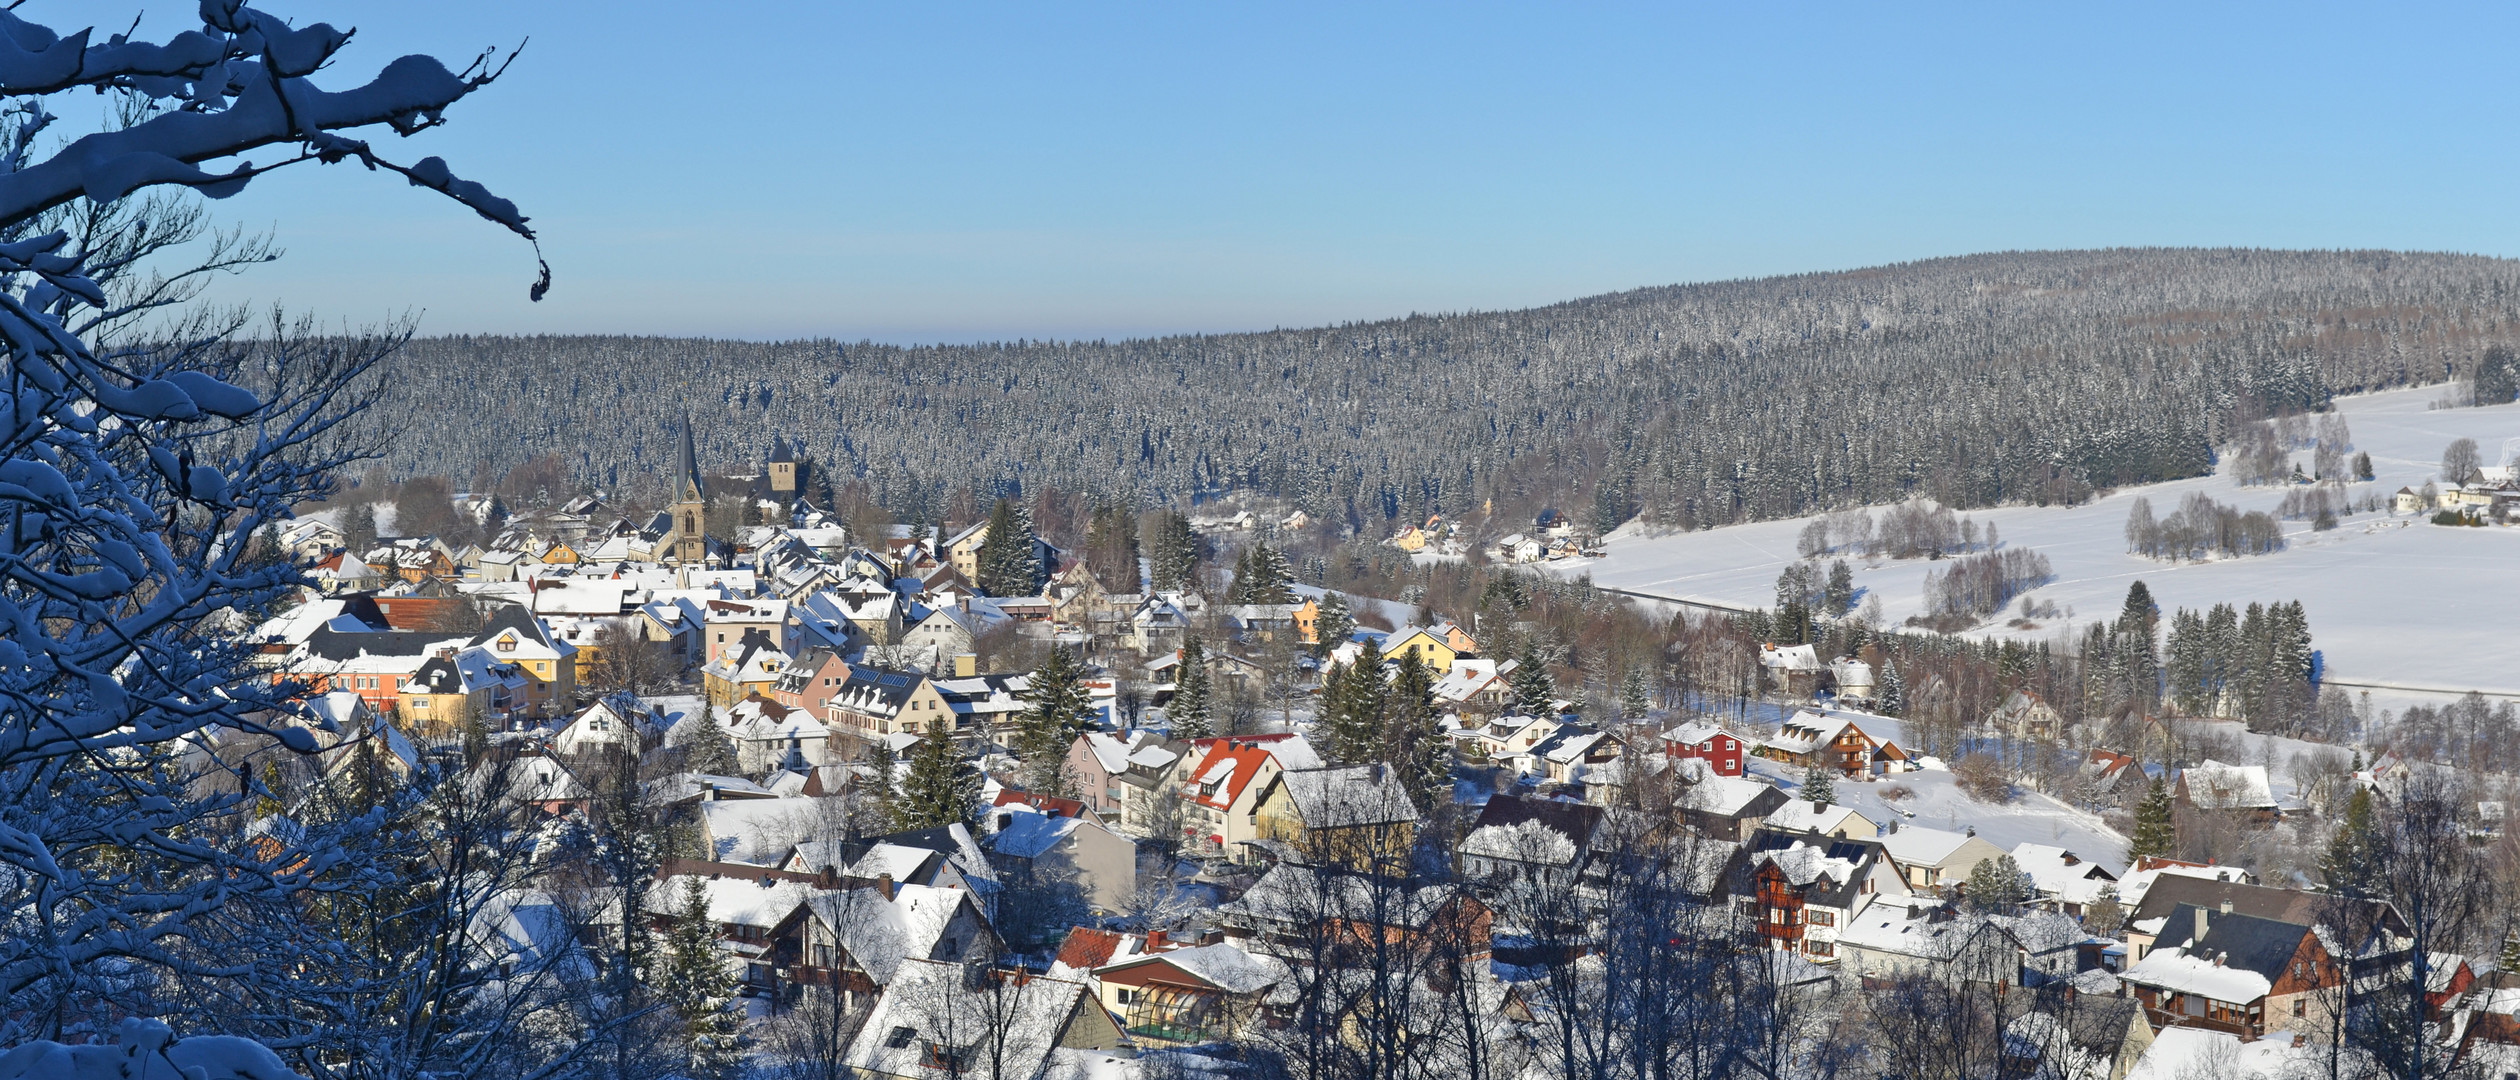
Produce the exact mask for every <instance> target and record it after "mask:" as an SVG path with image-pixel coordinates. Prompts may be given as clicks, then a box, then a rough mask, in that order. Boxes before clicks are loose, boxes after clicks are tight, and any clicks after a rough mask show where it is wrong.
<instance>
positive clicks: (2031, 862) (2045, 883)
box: [2012, 844, 2117, 918]
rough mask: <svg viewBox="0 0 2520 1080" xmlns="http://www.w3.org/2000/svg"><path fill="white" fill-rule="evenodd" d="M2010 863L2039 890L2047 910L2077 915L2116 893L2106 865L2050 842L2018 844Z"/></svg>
mask: <svg viewBox="0 0 2520 1080" xmlns="http://www.w3.org/2000/svg"><path fill="white" fill-rule="evenodd" d="M2012 857H2013V862H2014V863H2015V864H2017V865H2019V866H2020V867H2021V870H2022V872H2023V873H2025V874H2028V875H2030V883H2031V886H2032V887H2033V888H2035V889H2036V890H2037V891H2038V894H2039V899H2038V904H2039V906H2041V907H2044V908H2046V909H2048V910H2050V911H2056V912H2062V913H2064V914H2067V915H2072V916H2074V917H2076V918H2080V917H2082V915H2083V914H2084V913H2085V912H2088V911H2090V910H2091V906H2092V905H2093V904H2096V903H2098V902H2099V901H2100V898H2101V897H2103V896H2115V895H2116V893H2117V875H2116V874H2113V873H2110V872H2109V868H2108V867H2106V866H2104V865H2102V864H2100V863H2097V862H2093V861H2090V860H2088V859H2085V858H2083V857H2082V856H2080V855H2077V854H2075V853H2073V852H2071V851H2067V850H2065V849H2064V848H2061V847H2056V846H2053V845H2049V844H2020V845H2016V846H2015V847H2014V848H2013V849H2012Z"/></svg>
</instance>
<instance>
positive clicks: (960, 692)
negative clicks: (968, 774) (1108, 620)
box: [912, 653, 1091, 739]
mask: <svg viewBox="0 0 2520 1080" xmlns="http://www.w3.org/2000/svg"><path fill="white" fill-rule="evenodd" d="M976 666H977V663H976V658H975V657H973V656H972V655H971V654H969V653H964V654H962V655H961V656H957V657H955V658H954V675H953V677H952V678H938V679H931V680H929V685H931V686H934V687H935V688H936V693H937V696H939V697H942V698H944V699H945V708H946V709H947V710H948V711H950V712H952V713H953V714H954V728H955V730H957V731H962V732H965V733H968V734H969V735H971V736H972V737H976V738H990V739H1012V737H1013V734H1014V730H1015V726H1016V725H1017V724H1019V723H1022V722H1023V718H1024V716H1025V715H1026V714H1027V713H1029V712H1031V711H1032V701H1031V699H1029V698H1027V697H1025V696H1024V695H1025V694H1026V693H1027V692H1028V691H1030V690H1031V689H1032V676H1030V675H979V674H974V673H973V669H974V668H975V667H976ZM1088 682H1089V683H1090V680H1089V681H1088ZM1088 694H1089V695H1090V694H1091V689H1090V686H1089V689H1088ZM912 711H913V712H916V711H918V710H916V709H914V710H912Z"/></svg>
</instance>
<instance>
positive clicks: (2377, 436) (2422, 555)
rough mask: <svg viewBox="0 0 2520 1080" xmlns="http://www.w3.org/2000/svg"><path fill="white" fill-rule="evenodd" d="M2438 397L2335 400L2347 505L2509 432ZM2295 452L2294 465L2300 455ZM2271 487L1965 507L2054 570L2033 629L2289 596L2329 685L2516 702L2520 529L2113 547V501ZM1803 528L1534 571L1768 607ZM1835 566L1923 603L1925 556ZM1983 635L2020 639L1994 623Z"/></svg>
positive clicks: (1689, 540)
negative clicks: (2137, 607) (2265, 550)
mask: <svg viewBox="0 0 2520 1080" xmlns="http://www.w3.org/2000/svg"><path fill="white" fill-rule="evenodd" d="M2445 392H2446V388H2444V387H2438V386H2435V387H2419V388H2416V389H2411V390H2394V391H2387V392H2383V393H2377V394H2364V395H2357V396H2354V397H2347V398H2339V399H2338V400H2337V404H2338V406H2339V407H2340V408H2341V409H2342V410H2343V412H2344V414H2345V417H2346V421H2347V423H2348V425H2349V426H2350V428H2351V431H2352V435H2353V439H2354V444H2355V449H2358V450H2362V451H2366V452H2368V453H2370V454H2371V458H2372V466H2373V470H2374V472H2375V474H2376V476H2377V479H2376V480H2374V481H2372V482H2370V483H2363V484H2355V485H2352V487H2351V492H2352V495H2353V497H2354V499H2355V500H2356V501H2360V500H2361V499H2362V497H2363V496H2364V495H2365V494H2367V493H2371V492H2374V491H2376V492H2378V493H2380V494H2382V495H2383V496H2384V497H2385V496H2386V495H2388V494H2390V493H2394V492H2396V491H2397V489H2398V488H2400V487H2402V486H2404V487H2420V486H2422V485H2423V483H2424V481H2425V480H2427V479H2429V478H2431V477H2432V476H2433V475H2434V473H2436V472H2437V471H2439V468H2440V461H2441V451H2442V449H2443V448H2444V447H2445V446H2447V445H2448V444H2449V443H2450V442H2451V440H2453V439H2457V438H2461V437H2467V438H2473V439H2475V440H2476V441H2477V445H2478V447H2479V448H2480V451H2481V456H2482V457H2483V458H2484V459H2485V461H2486V462H2487V463H2488V464H2492V463H2494V462H2495V461H2497V460H2498V459H2499V458H2500V457H2501V456H2502V454H2503V453H2504V444H2505V442H2506V440H2514V439H2520V404H2511V405H2497V406H2491V407H2487V408H2466V409H2442V410H2432V409H2428V408H2427V406H2428V405H2429V404H2430V403H2431V402H2433V401H2435V400H2437V399H2439V398H2441V397H2442V396H2443V395H2444V394H2445ZM2515 449H2520V446H2515ZM2294 457H2295V459H2296V460H2298V461H2300V462H2301V463H2302V465H2303V467H2304V468H2305V469H2306V468H2308V465H2309V460H2308V459H2309V452H2308V451H2302V452H2299V453H2297V454H2295V455H2294ZM2285 490H2286V489H2285V488H2282V487H2242V486H2240V485H2239V484H2237V483H2235V482H2233V481H2231V480H2229V479H2227V478H2224V477H2222V476H2220V475H2217V476H2212V477H2200V478H2196V479H2191V480H2179V481H2173V482H2170V483H2166V484H2153V485H2148V486H2144V487H2137V488H2127V489H2123V490H2120V491H2118V492H2116V493H2114V494H2112V495H2110V496H2109V497H2107V498H2104V499H2099V500H2096V501H2094V502H2091V503H2088V504H2085V505H2083V506H2079V507H2072V508H2056V507H2000V508H1996V509H1988V510H1973V511H1968V512H1967V516H1969V517H1974V518H1976V519H1977V521H1978V522H1979V523H1980V524H1981V525H1983V524H1986V523H1989V522H1992V523H1993V524H1995V525H1996V526H1997V527H1998V528H1999V529H2000V530H2001V531H2002V536H2003V542H2004V544H2005V545H2006V546H2008V547H2029V548H2035V549H2037V550H2038V551H2040V552H2041V553H2043V554H2045V555H2046V556H2047V557H2048V559H2049V561H2050V562H2051V564H2052V565H2053V566H2054V567H2055V569H2056V576H2057V580H2056V581H2054V582H2053V583H2051V584H2049V585H2047V586H2045V587H2043V588H2041V589H2038V590H2037V591H2036V592H2035V593H2034V595H2035V596H2036V597H2037V598H2039V599H2041V600H2052V601H2054V602H2055V603H2056V604H2057V605H2058V607H2059V608H2060V609H2065V610H2071V611H2072V612H2074V613H2075V615H2074V617H2073V618H2071V619H2057V620H2051V621H2048V622H2046V623H2045V624H2043V625H2042V626H2041V628H2040V629H2039V630H2038V631H2035V633H2037V634H2042V635H2044V634H2049V633H2053V632H2056V631H2058V630H2060V629H2066V628H2068V627H2067V624H2068V623H2071V624H2077V625H2078V624H2080V623H2084V622H2088V621H2090V620H2092V619H2104V618H2111V617H2114V616H2115V614H2116V612H2117V610H2118V607H2119V605H2120V604H2121V603H2122V602H2123V601H2124V599H2125V596H2126V588H2127V585H2128V583H2130V582H2133V581H2136V580H2138V579H2141V580H2142V581H2143V582H2144V583H2145V584H2146V585H2147V586H2148V587H2149V588H2150V589H2151V590H2152V593H2153V596H2154V598H2155V599H2156V600H2157V601H2158V602H2159V603H2160V604H2161V606H2162V609H2163V611H2164V612H2165V614H2166V613H2167V612H2168V611H2169V610H2171V609H2173V608H2179V607H2189V608H2204V607H2207V606H2209V605H2212V604H2215V603H2221V602H2229V603H2234V604H2240V605H2246V604H2247V603H2248V602H2249V601H2252V600H2259V601H2264V600H2294V599H2298V600H2300V601H2302V603H2303V605H2304V607H2305V608H2306V609H2307V610H2308V613H2309V616H2310V629H2311V633H2312V635H2313V638H2314V639H2315V642H2316V644H2317V646H2318V648H2319V649H2320V650H2321V651H2322V652H2323V653H2325V654H2326V660H2327V675H2328V678H2329V680H2330V681H2331V682H2333V683H2344V684H2348V685H2356V684H2372V685H2377V686H2379V687H2381V688H2382V690H2381V692H2379V693H2375V695H2374V697H2375V699H2392V700H2394V699H2406V700H2413V699H2415V698H2418V697H2422V696H2428V695H2422V694H2420V693H2416V692H2419V691H2425V690H2435V689H2438V690H2448V691H2465V690H2470V689H2475V690H2482V691H2484V692H2486V693H2488V694H2494V695H2498V696H2503V697H2510V698H2520V675H2515V674H2512V673H2511V672H2512V671H2513V670H2514V665H2515V661H2520V641H2515V640H2513V638H2512V636H2511V635H2509V634H2505V633H2498V632H2495V631H2496V630H2498V629H2500V628H2506V627H2508V626H2510V625H2511V624H2512V620H2513V619H2514V618H2515V616H2520V528H2482V529H2472V528H2449V527H2443V526H2435V525H2430V524H2427V523H2425V522H2423V521H2421V520H2419V519H2416V518H2411V517H2392V516H2391V515H2390V514H2389V513H2388V512H2387V511H2385V510H2383V511H2381V512H2379V513H2369V514H2358V515H2354V516H2352V517H2348V518H2346V519H2345V520H2344V524H2342V525H2341V526H2340V527H2338V528H2337V529H2335V530H2333V531H2330V532H2325V533H2316V532H2313V531H2311V529H2310V524H2309V523H2308V522H2306V521H2296V522H2286V523H2285V529H2286V535H2287V540H2288V541H2289V544H2290V546H2289V547H2288V548H2287V549H2286V550H2284V551H2282V552H2278V553H2276V554H2273V555H2260V556H2253V557H2249V558H2242V559H2228V560H2214V561H2207V562H2202V563H2163V562H2155V561H2152V560H2149V559H2143V558H2139V557H2136V556H2133V555H2129V554H2127V553H2126V541H2125V525H2126V514H2127V508H2128V506H2129V505H2131V504H2132V503H2133V502H2134V500H2135V498H2136V497H2137V496H2139V495H2141V496H2147V497H2149V498H2151V499H2152V503H2153V510H2154V513H2155V514H2156V515H2158V516H2162V517H2167V516H2168V515H2169V514H2170V513H2171V512H2172V511H2174V510H2176V509H2177V508H2178V502H2179V500H2180V499H2181V498H2182V497H2184V496H2185V495H2186V494H2187V493H2188V492H2190V491H2203V492H2206V493H2208V494H2209V495H2211V496H2212V497H2213V498H2214V499H2215V500H2217V501H2219V502H2222V503H2225V504H2230V505H2236V506H2238V507H2240V508H2241V509H2243V510H2266V511H2268V512H2270V513H2272V512H2273V511H2274V510H2275V509H2276V507H2277V504H2279V503H2280V502H2281V501H2282V500H2283V496H2284V492H2285ZM1878 513H1879V509H1878V508H1875V514H1876V516H1878ZM1807 521H1809V519H1808V518H1796V519H1793V520H1788V521H1771V522H1761V523H1758V524H1752V525H1736V526H1730V527H1726V528H1721V529H1710V530H1705V531H1700V532H1684V533H1669V532H1665V533H1659V534H1656V533H1651V532H1649V531H1647V530H1645V529H1643V528H1642V527H1640V526H1638V525H1635V524H1633V523H1632V524H1630V525H1629V526H1627V527H1625V528H1622V529H1621V530H1619V531H1618V532H1615V533H1613V534H1611V535H1610V537H1609V538H1608V540H1607V543H1606V544H1605V549H1606V552H1607V554H1605V555H1604V556H1603V557H1601V558H1598V559H1582V560H1568V561H1566V562H1559V563H1551V564H1547V567H1548V569H1550V570H1552V571H1554V572H1558V573H1564V574H1570V575H1571V574H1585V573H1589V574H1591V575H1592V578H1593V581H1594V583H1596V584H1599V585H1603V586H1608V587H1612V588H1619V589H1630V590H1634V591H1637V592H1640V593H1650V594H1654V595H1658V596H1667V597H1673V598H1678V599H1683V600H1696V601H1707V602H1716V603H1724V604H1735V605H1744V606H1761V607H1763V606H1767V605H1769V604H1772V603H1773V602H1774V597H1775V585H1776V576H1777V573H1778V571H1780V570H1782V569H1783V568H1784V567H1785V566H1786V565H1787V564H1788V563H1791V562H1793V561H1794V559H1795V549H1794V544H1795V538H1796V537H1797V535H1799V534H1800V532H1801V531H1802V528H1803V525H1804V524H1805V523H1806V522H1807ZM1849 561H1850V562H1851V563H1852V564H1854V565H1855V567H1856V570H1855V582H1856V585H1857V586H1859V587H1860V588H1863V589H1865V590H1867V591H1868V592H1869V593H1873V594H1878V595H1879V596H1880V597H1881V602H1882V605H1883V612H1884V614H1885V616H1886V617H1887V619H1888V621H1890V622H1892V623H1896V622H1899V621H1901V620H1904V619H1905V618H1906V617H1907V616H1909V615H1913V614H1916V613H1917V612H1919V611H1920V610H1922V606H1923V594H1924V580H1925V574H1926V572H1927V571H1928V570H1929V569H1932V568H1934V567H1935V566H1936V565H1937V564H1935V563H1932V562H1929V561H1926V560H1921V559H1911V560H1905V561H1892V560H1878V561H1876V562H1874V563H1872V564H1869V565H1867V564H1866V563H1865V562H1864V560H1862V559H1860V558H1854V559H1850V560H1849ZM2017 603H2018V602H2017V601H2016V604H2017ZM2015 610H2017V608H2016V609H2015ZM2012 614H2013V612H2007V613H2006V615H2005V616H2002V618H2009V617H2010V616H2011V615H2012ZM1983 632H1989V633H2001V634H2008V635H2021V634H2026V633H2034V632H2030V631H2022V630H2018V629H2009V628H2005V627H2003V626H2001V625H2000V624H1997V625H1992V626H1989V627H1986V628H1985V629H1984V631H1983Z"/></svg>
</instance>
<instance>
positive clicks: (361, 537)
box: [341, 503, 376, 559]
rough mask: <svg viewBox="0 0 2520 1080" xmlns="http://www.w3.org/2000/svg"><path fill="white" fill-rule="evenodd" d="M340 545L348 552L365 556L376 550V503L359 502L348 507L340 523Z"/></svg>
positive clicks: (360, 556)
mask: <svg viewBox="0 0 2520 1080" xmlns="http://www.w3.org/2000/svg"><path fill="white" fill-rule="evenodd" d="M341 535H342V539H341V546H342V547H343V548H344V549H346V550H348V551H349V552H350V554H352V555H354V556H357V557H359V558H362V559H364V558H366V557H367V553H368V552H371V551H374V550H376V504H375V503H360V504H359V505H357V506H353V507H351V508H350V512H349V513H348V514H347V515H344V519H343V521H342V525H341Z"/></svg>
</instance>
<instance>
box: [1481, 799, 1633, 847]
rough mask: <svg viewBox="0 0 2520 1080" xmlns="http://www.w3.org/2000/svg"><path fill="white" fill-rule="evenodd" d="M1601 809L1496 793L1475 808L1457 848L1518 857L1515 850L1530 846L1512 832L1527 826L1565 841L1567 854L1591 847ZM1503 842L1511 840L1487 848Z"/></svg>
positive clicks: (1588, 804) (1598, 824) (1579, 804)
mask: <svg viewBox="0 0 2520 1080" xmlns="http://www.w3.org/2000/svg"><path fill="white" fill-rule="evenodd" d="M1602 812H1603V811H1602V808H1601V807H1598V806H1594V805H1592V804H1591V803H1579V802H1568V801H1566V800H1563V799H1543V798H1539V797H1537V796H1528V797H1526V796H1519V795H1499V796H1496V797H1495V798H1492V799H1489V800H1488V802H1487V805H1486V806H1483V807H1481V808H1479V817H1478V820H1476V821H1473V822H1471V824H1470V833H1469V835H1467V836H1465V837H1463V838H1462V841H1461V850H1462V851H1464V852H1466V853H1468V854H1472V855H1484V856H1488V857H1491V858H1519V857H1521V856H1520V855H1519V854H1518V853H1519V852H1522V851H1526V850H1529V849H1530V845H1529V844H1527V843H1523V842H1522V841H1523V840H1524V839H1527V837H1526V836H1517V835H1515V833H1516V830H1518V829H1521V828H1522V827H1524V826H1526V825H1528V826H1529V827H1531V828H1539V829H1545V830H1547V831H1549V832H1550V833H1553V834H1555V835H1556V836H1558V837H1560V838H1562V839H1563V840H1565V842H1566V844H1567V846H1568V849H1569V855H1570V856H1571V855H1572V853H1573V852H1579V851H1583V850H1585V849H1587V848H1590V847H1591V846H1592V840H1593V833H1594V832H1595V831H1596V830H1598V829H1599V828H1600V827H1601V820H1602ZM1489 830H1497V831H1496V832H1489ZM1483 834H1484V835H1483ZM1506 841H1513V843H1511V844H1507V845H1506V846H1503V847H1502V848H1501V849H1497V850H1491V849H1492V848H1498V845H1499V844H1501V843H1504V842H1506Z"/></svg>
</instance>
